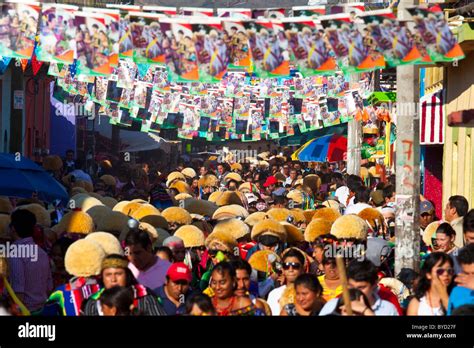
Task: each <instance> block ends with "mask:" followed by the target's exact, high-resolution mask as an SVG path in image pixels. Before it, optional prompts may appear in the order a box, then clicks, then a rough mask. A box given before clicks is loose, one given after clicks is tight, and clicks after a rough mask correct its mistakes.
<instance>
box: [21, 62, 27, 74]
mask: <svg viewBox="0 0 474 348" xmlns="http://www.w3.org/2000/svg"><path fill="white" fill-rule="evenodd" d="M20 64H21V70H23V72H25V70H26V67H27V66H28V59H20Z"/></svg>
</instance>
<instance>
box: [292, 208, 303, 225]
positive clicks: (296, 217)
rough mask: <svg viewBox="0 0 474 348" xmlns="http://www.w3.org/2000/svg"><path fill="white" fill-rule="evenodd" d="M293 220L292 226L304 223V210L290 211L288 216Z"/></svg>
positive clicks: (294, 209)
mask: <svg viewBox="0 0 474 348" xmlns="http://www.w3.org/2000/svg"><path fill="white" fill-rule="evenodd" d="M289 217H292V218H293V221H292V224H294V225H298V224H302V223H305V222H306V217H305V216H304V210H303V209H300V208H293V209H291V210H290V216H289Z"/></svg>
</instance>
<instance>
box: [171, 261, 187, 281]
mask: <svg viewBox="0 0 474 348" xmlns="http://www.w3.org/2000/svg"><path fill="white" fill-rule="evenodd" d="M166 275H167V276H168V277H169V279H170V280H171V281H173V282H177V281H179V280H186V281H187V282H191V280H192V279H193V275H192V273H191V270H190V269H189V267H188V266H186V264H185V263H183V262H176V263H173V264H171V266H170V268H168V272H167V273H166Z"/></svg>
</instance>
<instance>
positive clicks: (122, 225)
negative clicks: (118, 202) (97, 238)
mask: <svg viewBox="0 0 474 348" xmlns="http://www.w3.org/2000/svg"><path fill="white" fill-rule="evenodd" d="M128 220H129V218H128V216H127V215H125V214H124V213H122V212H120V211H110V212H109V213H108V214H107V215H106V216H105V217H104V218H103V219H99V220H97V222H96V224H97V225H96V226H97V230H98V231H105V232H109V233H112V234H113V235H114V236H120V235H121V234H122V233H124V231H128V230H129V227H128Z"/></svg>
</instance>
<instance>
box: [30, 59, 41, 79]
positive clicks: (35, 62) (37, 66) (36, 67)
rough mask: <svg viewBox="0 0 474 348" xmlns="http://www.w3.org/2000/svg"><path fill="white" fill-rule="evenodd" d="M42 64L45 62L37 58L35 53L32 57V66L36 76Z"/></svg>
mask: <svg viewBox="0 0 474 348" xmlns="http://www.w3.org/2000/svg"><path fill="white" fill-rule="evenodd" d="M42 65H43V62H40V61H39V60H38V59H36V54H33V56H32V57H31V67H32V68H33V75H34V76H36V74H37V73H38V71H39V70H40V69H41V66H42Z"/></svg>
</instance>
